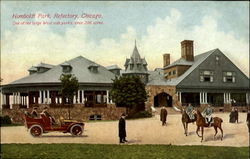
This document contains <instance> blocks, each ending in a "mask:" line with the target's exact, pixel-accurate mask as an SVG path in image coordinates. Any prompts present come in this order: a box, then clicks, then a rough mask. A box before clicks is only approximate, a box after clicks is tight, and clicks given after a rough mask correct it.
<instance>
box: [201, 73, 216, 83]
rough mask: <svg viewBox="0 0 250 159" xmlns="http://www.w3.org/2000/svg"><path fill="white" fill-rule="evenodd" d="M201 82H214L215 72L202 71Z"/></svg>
mask: <svg viewBox="0 0 250 159" xmlns="http://www.w3.org/2000/svg"><path fill="white" fill-rule="evenodd" d="M200 81H201V82H213V81H214V72H213V71H208V70H204V71H200Z"/></svg>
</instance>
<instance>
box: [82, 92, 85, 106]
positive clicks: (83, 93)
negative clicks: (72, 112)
mask: <svg viewBox="0 0 250 159" xmlns="http://www.w3.org/2000/svg"><path fill="white" fill-rule="evenodd" d="M84 101H85V99H84V90H82V103H83V104H84Z"/></svg>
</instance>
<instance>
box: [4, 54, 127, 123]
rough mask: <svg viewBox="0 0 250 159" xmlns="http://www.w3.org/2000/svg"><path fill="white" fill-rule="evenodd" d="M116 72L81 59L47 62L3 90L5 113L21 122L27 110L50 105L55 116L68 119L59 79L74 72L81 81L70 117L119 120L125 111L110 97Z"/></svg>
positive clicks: (80, 57) (5, 86)
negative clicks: (55, 63) (59, 62)
mask: <svg viewBox="0 0 250 159" xmlns="http://www.w3.org/2000/svg"><path fill="white" fill-rule="evenodd" d="M114 70H115V71H116V73H119V68H113V67H112V68H111V70H108V69H107V68H105V67H103V66H101V65H98V64H96V63H95V62H92V61H90V60H88V59H86V58H84V57H82V56H79V57H76V58H74V59H72V60H69V61H65V62H63V63H61V64H59V65H56V66H54V65H49V64H45V63H41V64H39V65H37V66H32V67H31V68H30V69H29V70H28V71H29V75H28V76H26V77H24V78H21V79H18V80H16V81H13V82H11V83H10V84H7V85H4V86H3V87H2V94H3V95H2V108H3V111H2V113H3V114H8V115H10V116H11V117H13V118H14V121H22V115H21V114H22V113H23V112H24V111H25V110H27V109H28V110H30V108H32V107H34V106H37V107H39V108H40V109H42V108H43V107H44V106H49V107H50V111H52V112H54V114H57V115H58V116H59V115H61V116H64V117H65V118H67V114H68V112H67V109H68V108H67V107H69V106H70V105H68V100H67V99H66V98H63V97H62V95H61V94H60V89H61V81H60V76H61V75H62V74H64V73H71V74H74V75H75V76H76V77H77V79H78V82H79V90H78V92H77V94H76V95H75V96H74V100H73V103H74V109H72V112H71V116H74V118H77V119H84V120H88V119H94V118H99V119H117V118H118V117H119V116H120V114H121V113H123V112H125V109H124V108H116V107H115V105H114V104H113V103H112V100H111V99H110V98H109V90H110V88H111V85H112V79H114V78H115V76H116V74H114V73H112V71H114ZM17 112H18V113H17ZM16 114H19V115H16Z"/></svg>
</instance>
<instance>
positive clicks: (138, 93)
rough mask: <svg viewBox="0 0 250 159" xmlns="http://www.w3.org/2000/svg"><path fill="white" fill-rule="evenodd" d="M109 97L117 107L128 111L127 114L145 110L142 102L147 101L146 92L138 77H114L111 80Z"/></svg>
mask: <svg viewBox="0 0 250 159" xmlns="http://www.w3.org/2000/svg"><path fill="white" fill-rule="evenodd" d="M110 96H111V99H112V101H113V102H115V104H116V105H117V106H118V107H126V108H128V109H130V112H127V113H136V112H138V111H141V110H145V105H144V102H146V101H147V92H146V90H145V84H144V83H143V82H142V81H141V80H140V78H139V77H138V76H122V77H120V78H117V77H116V78H115V79H114V80H113V85H112V88H111V91H110ZM128 109H127V111H128Z"/></svg>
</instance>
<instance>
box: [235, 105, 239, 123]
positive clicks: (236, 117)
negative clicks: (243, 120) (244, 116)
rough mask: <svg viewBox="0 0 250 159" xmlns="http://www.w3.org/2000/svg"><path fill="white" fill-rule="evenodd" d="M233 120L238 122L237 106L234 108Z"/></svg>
mask: <svg viewBox="0 0 250 159" xmlns="http://www.w3.org/2000/svg"><path fill="white" fill-rule="evenodd" d="M234 115H235V122H237V123H239V121H238V120H239V112H238V109H237V108H234Z"/></svg>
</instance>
